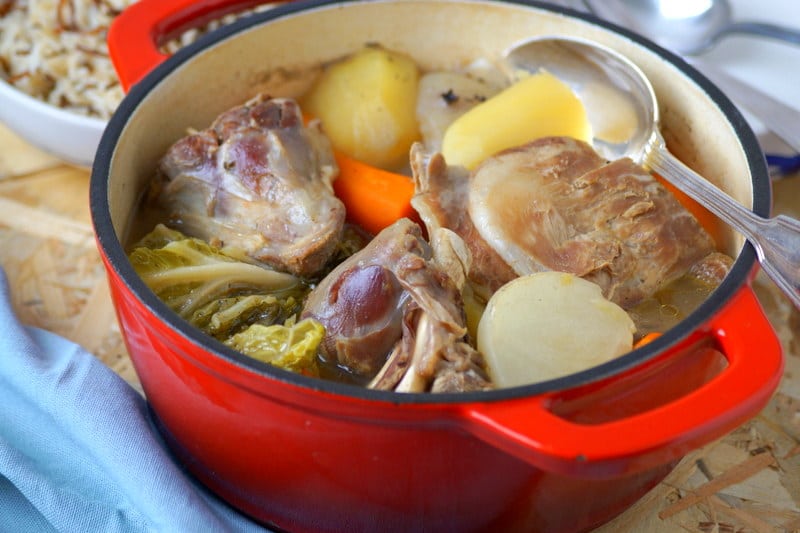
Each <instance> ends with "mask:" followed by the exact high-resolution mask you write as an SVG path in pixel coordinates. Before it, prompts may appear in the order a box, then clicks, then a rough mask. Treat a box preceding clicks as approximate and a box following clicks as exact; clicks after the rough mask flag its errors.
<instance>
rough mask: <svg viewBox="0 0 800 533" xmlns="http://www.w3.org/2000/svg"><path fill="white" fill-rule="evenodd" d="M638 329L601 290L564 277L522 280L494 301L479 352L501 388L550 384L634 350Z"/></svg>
mask: <svg viewBox="0 0 800 533" xmlns="http://www.w3.org/2000/svg"><path fill="white" fill-rule="evenodd" d="M635 330H636V327H635V326H634V324H633V321H632V320H631V318H630V317H629V316H628V314H627V313H626V312H625V311H624V310H623V309H622V308H621V307H619V306H618V305H616V304H615V303H613V302H611V301H609V300H607V299H606V298H605V297H604V296H603V294H602V292H601V290H600V287H599V286H598V285H596V284H594V283H592V282H590V281H586V280H584V279H582V278H579V277H577V276H574V275H572V274H565V273H562V272H539V273H536V274H531V275H528V276H523V277H520V278H517V279H516V280H514V281H511V282H510V283H507V284H506V285H504V286H503V287H501V288H500V289H499V290H498V291H497V292H496V293H495V294H494V295H493V296H492V297H491V298H490V299H489V302H488V304H487V306H486V310H485V312H484V313H483V316H482V317H481V320H480V323H479V324H478V350H480V351H481V353H483V355H484V357H485V358H486V363H487V366H488V367H489V372H490V374H491V376H492V378H493V380H494V382H495V384H496V385H497V386H498V387H512V386H516V385H524V384H528V383H534V382H538V381H545V380H548V379H553V378H557V377H561V376H566V375H568V374H572V373H574V372H578V371H581V370H585V369H588V368H590V367H593V366H596V365H599V364H601V363H604V362H606V361H609V360H611V359H614V358H615V357H618V356H620V355H622V354H624V353H626V352H628V351H630V350H631V348H632V347H633V333H634V331H635Z"/></svg>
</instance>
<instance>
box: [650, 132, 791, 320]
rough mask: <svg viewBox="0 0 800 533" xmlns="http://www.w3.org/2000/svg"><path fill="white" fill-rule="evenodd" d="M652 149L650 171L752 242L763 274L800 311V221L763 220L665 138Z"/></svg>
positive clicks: (784, 218) (787, 218)
mask: <svg viewBox="0 0 800 533" xmlns="http://www.w3.org/2000/svg"><path fill="white" fill-rule="evenodd" d="M653 148H654V149H653V150H651V151H650V153H649V154H648V158H647V161H646V164H647V166H649V167H650V170H652V171H653V172H656V173H658V174H659V175H661V176H662V177H664V178H665V179H667V180H669V181H670V182H671V183H672V184H673V185H675V186H676V187H677V188H678V189H680V190H681V191H683V192H685V193H686V194H687V195H689V196H690V197H691V198H692V199H694V200H695V201H697V202H698V203H700V204H701V205H702V206H704V207H705V208H707V209H708V210H709V211H711V212H712V213H714V214H715V215H717V216H718V217H719V218H720V219H722V221H723V222H725V223H727V224H728V225H730V226H731V227H732V228H734V229H735V230H737V231H738V232H739V233H741V234H742V235H743V236H744V237H745V238H746V239H747V240H748V241H750V244H752V245H753V247H754V248H755V250H756V254H757V255H758V259H759V261H760V263H761V267H762V268H763V269H764V272H766V273H767V275H769V277H770V278H772V281H774V282H775V284H776V285H777V286H778V287H779V288H780V289H781V290H782V291H783V292H784V293H785V294H786V296H788V297H789V299H790V300H791V301H792V303H794V305H795V307H797V308H798V309H800V221H797V220H795V219H793V218H790V217H787V216H784V215H780V216H778V217H775V218H769V219H766V218H762V217H760V216H758V215H756V214H755V213H753V212H752V211H751V210H750V209H747V208H746V207H744V206H743V205H742V204H740V203H738V202H736V201H735V200H734V199H733V198H731V197H730V196H728V195H727V194H725V193H724V192H722V191H721V190H720V189H718V188H717V187H716V186H714V185H713V184H712V183H711V182H710V181H708V180H706V179H705V178H703V177H702V176H700V175H699V174H697V173H696V172H694V171H693V170H691V169H690V168H689V167H687V166H686V165H684V164H683V163H681V162H680V161H679V160H678V159H677V158H676V157H675V156H673V155H672V154H671V153H670V152H669V151H668V150H667V148H666V145H665V143H664V140H663V139H661V138H658V139H656V141H655V146H653Z"/></svg>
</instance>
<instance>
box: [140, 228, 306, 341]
mask: <svg viewBox="0 0 800 533" xmlns="http://www.w3.org/2000/svg"><path fill="white" fill-rule="evenodd" d="M128 257H129V259H130V261H131V263H132V264H133V268H134V269H135V270H136V272H137V273H138V274H139V276H141V278H142V279H143V280H144V282H145V283H146V284H147V286H148V287H150V288H151V289H152V290H153V291H154V292H155V293H156V295H157V296H158V297H159V298H160V299H161V300H163V301H164V302H165V303H166V304H167V305H168V306H169V307H170V308H171V309H173V310H174V311H175V312H177V313H178V314H179V315H180V316H181V317H183V318H184V319H186V320H188V321H189V322H190V323H192V324H193V325H195V326H196V327H198V328H200V329H202V330H203V331H205V332H206V333H208V334H209V335H211V336H213V337H215V338H217V339H219V340H225V339H227V338H228V337H230V336H231V335H233V334H235V333H238V332H239V331H242V330H244V329H246V328H247V327H248V326H249V325H250V324H253V323H262V324H266V325H271V324H274V323H283V322H284V321H286V320H287V319H288V318H289V317H291V316H293V315H295V314H296V313H299V311H300V310H301V308H302V304H303V301H304V299H305V297H306V295H307V294H308V291H309V290H310V287H309V286H308V285H307V284H306V283H305V282H303V281H302V280H300V279H299V278H297V277H295V276H293V275H291V274H286V273H282V272H276V271H274V270H270V269H268V268H265V267H262V266H259V265H255V264H250V263H245V262H243V261H240V260H238V259H235V258H233V257H230V256H229V255H227V254H225V253H224V252H223V251H221V250H219V249H217V248H215V247H213V246H211V245H210V244H208V243H206V242H205V241H202V240H200V239H195V238H190V237H187V236H185V235H184V234H182V233H181V232H179V231H175V230H172V229H169V228H167V227H166V226H164V225H163V224H159V225H158V226H156V228H155V229H154V230H153V231H152V232H151V233H149V234H148V235H146V236H145V237H144V238H143V239H142V240H141V241H139V242H138V243H137V244H136V245H135V246H134V247H133V249H132V250H131V252H130V254H129V255H128Z"/></svg>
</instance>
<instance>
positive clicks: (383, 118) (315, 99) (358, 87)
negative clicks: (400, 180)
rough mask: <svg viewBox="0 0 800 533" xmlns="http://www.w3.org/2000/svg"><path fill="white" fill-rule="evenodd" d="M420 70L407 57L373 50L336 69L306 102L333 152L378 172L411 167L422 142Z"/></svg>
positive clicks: (332, 67)
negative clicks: (411, 158) (413, 148)
mask: <svg viewBox="0 0 800 533" xmlns="http://www.w3.org/2000/svg"><path fill="white" fill-rule="evenodd" d="M418 81H419V69H418V68H417V65H416V63H414V61H413V60H412V59H411V58H410V57H408V56H406V55H404V54H401V53H398V52H393V51H390V50H385V49H383V48H380V47H367V48H364V49H362V50H360V51H358V52H356V53H355V54H353V55H352V56H350V57H348V58H346V59H343V60H342V61H339V62H337V63H334V64H332V65H330V66H329V67H328V68H327V69H326V70H325V71H324V72H323V74H322V75H321V76H320V79H319V80H317V82H316V83H315V85H314V86H313V87H312V88H311V90H310V92H309V93H308V94H307V95H306V96H305V98H304V99H303V101H302V107H303V110H304V111H305V112H306V113H308V114H310V115H311V116H314V117H317V118H320V119H321V120H322V127H323V129H324V130H325V133H326V134H327V135H328V137H330V139H331V142H332V143H333V146H334V147H335V148H336V149H337V150H340V151H341V152H343V153H345V154H347V155H349V156H350V157H353V158H355V159H358V160H360V161H363V162H365V163H368V164H370V165H373V166H377V167H380V168H384V169H388V170H392V169H397V168H400V167H403V166H404V165H406V164H407V163H408V152H409V149H410V147H411V144H412V143H413V142H414V141H416V140H418V139H419V128H418V126H417V120H416V116H415V112H416V105H417V86H418Z"/></svg>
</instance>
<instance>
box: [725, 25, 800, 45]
mask: <svg viewBox="0 0 800 533" xmlns="http://www.w3.org/2000/svg"><path fill="white" fill-rule="evenodd" d="M734 33H746V34H750V35H760V36H762V37H769V38H770V39H776V40H779V41H786V42H787V43H793V44H800V30H796V29H794V28H788V27H786V26H779V25H777V24H769V23H766V22H734V23H731V24H729V25H727V26H725V27H724V28H723V29H722V30H721V31H720V33H719V34H718V36H717V37H721V36H723V35H730V34H734Z"/></svg>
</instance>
